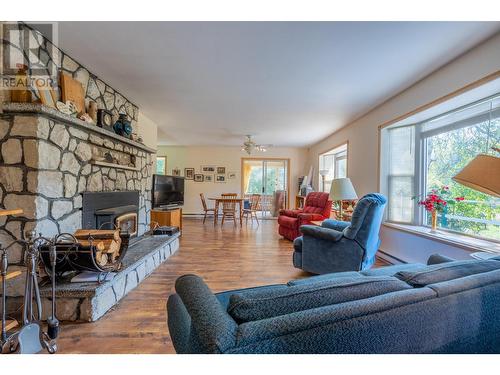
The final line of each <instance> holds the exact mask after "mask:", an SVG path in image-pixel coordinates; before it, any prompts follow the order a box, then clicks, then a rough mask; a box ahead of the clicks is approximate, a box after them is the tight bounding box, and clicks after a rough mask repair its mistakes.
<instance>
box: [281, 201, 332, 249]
mask: <svg viewBox="0 0 500 375" xmlns="http://www.w3.org/2000/svg"><path fill="white" fill-rule="evenodd" d="M328 198H329V194H328V193H309V194H308V195H307V197H306V202H305V203H304V208H303V209H300V210H280V215H279V217H278V224H279V227H278V233H279V234H280V235H282V236H283V237H285V238H287V239H289V240H290V241H293V240H294V239H295V238H297V237H299V236H300V232H299V228H300V226H301V225H305V224H310V223H311V221H315V220H325V219H329V218H330V212H331V210H332V201H331V200H329V199H328Z"/></svg>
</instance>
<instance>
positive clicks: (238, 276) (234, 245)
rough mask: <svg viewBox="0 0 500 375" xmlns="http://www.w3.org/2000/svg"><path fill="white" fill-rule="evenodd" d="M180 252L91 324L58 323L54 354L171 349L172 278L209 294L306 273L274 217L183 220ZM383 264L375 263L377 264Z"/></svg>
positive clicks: (172, 351) (168, 351) (170, 350)
mask: <svg viewBox="0 0 500 375" xmlns="http://www.w3.org/2000/svg"><path fill="white" fill-rule="evenodd" d="M183 224H184V228H183V236H182V238H181V243H180V250H179V251H178V252H177V253H176V254H175V255H173V256H172V257H170V258H169V259H168V260H167V261H166V262H165V263H164V264H162V265H161V266H160V267H159V268H158V269H157V270H156V271H155V272H154V273H153V274H152V275H151V276H150V277H149V278H147V279H146V280H145V281H143V282H142V283H141V284H140V285H139V286H138V287H137V288H136V289H134V290H133V291H132V292H130V293H129V294H128V295H127V296H126V297H125V298H124V299H123V300H122V301H121V302H120V304H118V305H117V306H116V307H115V308H114V309H113V310H112V311H110V312H108V313H107V314H106V315H105V316H104V317H102V318H101V319H100V320H99V321H97V322H94V323H63V326H62V328H61V335H60V339H59V353H175V351H174V348H173V346H172V342H171V341H170V337H169V335H168V329H167V323H166V301H167V297H168V296H169V295H170V294H172V293H174V283H175V280H176V278H177V277H179V276H181V275H183V274H186V273H194V274H197V275H199V276H201V277H203V278H204V279H205V281H206V282H207V284H208V285H209V287H210V288H211V289H212V290H213V291H214V292H219V291H224V290H229V289H236V288H245V287H251V286H258V285H267V284H275V283H284V282H287V281H288V280H290V279H296V278H302V277H307V276H310V275H309V274H307V273H305V272H302V271H300V270H297V269H295V268H294V267H293V265H292V252H293V247H292V243H291V242H290V241H287V240H284V239H282V238H280V237H279V235H278V234H277V223H276V221H275V220H263V221H261V222H260V225H259V226H257V225H256V224H255V223H254V224H253V225H251V224H250V222H249V223H248V225H245V224H244V225H243V228H238V227H234V225H233V223H231V222H229V223H225V224H224V226H223V227H221V226H220V224H219V225H218V226H217V227H214V225H213V223H212V222H209V221H208V220H207V222H206V223H205V224H202V221H201V220H200V219H195V218H188V219H185V220H184V223H183ZM381 265H384V263H382V262H380V261H379V262H377V266H381Z"/></svg>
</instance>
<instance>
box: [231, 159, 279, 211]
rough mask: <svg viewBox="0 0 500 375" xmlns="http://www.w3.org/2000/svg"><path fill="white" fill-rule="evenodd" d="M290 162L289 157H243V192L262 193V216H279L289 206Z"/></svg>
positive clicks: (248, 193)
mask: <svg viewBox="0 0 500 375" xmlns="http://www.w3.org/2000/svg"><path fill="white" fill-rule="evenodd" d="M288 164H289V162H288V160H287V159H248V158H243V159H242V162H241V167H242V173H241V175H242V192H243V194H244V196H245V197H249V196H250V195H252V194H259V195H260V204H259V207H258V209H259V212H260V213H261V215H262V217H277V216H278V212H279V210H280V209H282V208H286V207H287V206H288V180H289V170H288V169H289V166H288Z"/></svg>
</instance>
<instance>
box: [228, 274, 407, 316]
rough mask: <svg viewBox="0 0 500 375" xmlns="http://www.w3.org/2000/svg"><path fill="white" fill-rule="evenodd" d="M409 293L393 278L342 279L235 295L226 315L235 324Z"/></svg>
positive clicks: (399, 281) (230, 301)
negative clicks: (359, 300)
mask: <svg viewBox="0 0 500 375" xmlns="http://www.w3.org/2000/svg"><path fill="white" fill-rule="evenodd" d="M405 289H411V287H410V286H408V284H406V283H404V282H402V281H401V280H398V279H396V278H394V277H362V278H360V277H345V278H336V279H333V280H326V281H320V282H317V283H311V284H306V285H298V286H291V287H288V288H286V289H275V290H263V291H256V292H247V293H235V294H233V295H232V296H231V297H230V299H229V306H228V309H227V311H228V313H229V314H230V315H231V316H232V317H233V319H234V320H235V321H236V322H238V323H244V322H250V321H256V320H261V319H268V318H272V317H275V316H280V315H286V314H291V313H294V312H298V311H304V310H309V309H314V308H317V307H322V306H327V305H334V304H338V303H343V302H348V301H353V300H358V299H364V298H369V297H374V296H378V295H381V294H385V293H391V292H395V291H399V290H405Z"/></svg>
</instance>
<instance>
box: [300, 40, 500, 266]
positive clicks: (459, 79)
mask: <svg viewBox="0 0 500 375" xmlns="http://www.w3.org/2000/svg"><path fill="white" fill-rule="evenodd" d="M402 63H407V62H402ZM499 70H500V34H497V35H496V36H494V37H493V38H491V39H489V40H488V41H486V42H485V43H483V44H481V45H479V46H477V47H475V48H474V49H472V50H471V51H469V52H467V53H466V54H464V55H462V56H461V57H459V58H457V59H456V60H454V61H452V62H451V63H450V64H448V65H446V66H444V67H442V68H441V69H439V70H437V71H436V72H434V73H433V74H431V75H430V76H428V77H426V78H425V79H423V80H421V81H420V82H418V83H417V84H415V85H413V86H412V87H410V88H409V89H407V90H405V91H403V92H402V93H400V94H398V95H396V96H395V97H393V98H391V99H390V100H388V101H386V102H385V103H384V104H382V105H380V106H379V107H377V108H376V109H374V110H372V111H371V112H369V113H368V114H366V115H365V116H363V117H362V118H360V119H358V120H356V121H354V122H353V123H351V124H349V125H347V126H346V127H344V128H343V129H341V130H339V131H337V132H336V133H334V134H332V135H331V136H329V137H327V138H326V139H324V140H323V141H321V142H318V143H317V144H315V145H313V146H312V147H310V148H309V152H308V163H310V164H312V165H314V166H315V168H316V171H317V170H318V155H319V154H320V153H322V152H324V151H325V150H328V149H331V148H333V147H335V146H337V145H339V144H341V143H343V142H345V141H348V142H349V155H348V175H349V177H350V178H351V180H352V182H353V185H354V187H355V189H356V191H357V193H358V195H359V196H362V195H364V194H366V193H369V192H375V191H377V187H378V126H379V125H381V124H383V123H385V122H387V121H390V120H393V119H395V118H396V117H398V116H401V115H404V114H406V113H408V112H410V111H412V110H414V109H416V108H418V107H420V106H422V105H425V104H427V103H429V102H431V101H433V100H435V99H438V98H440V97H442V96H445V95H447V94H449V93H451V92H453V91H456V90H458V89H460V88H462V87H464V86H466V85H467V84H470V83H472V82H475V81H477V80H479V79H481V78H483V77H485V76H487V75H489V74H492V73H494V72H496V71H499ZM317 180H318V176H315V181H316V186H317ZM396 232H397V231H395V230H394V229H389V228H386V227H384V228H382V245H381V249H382V250H384V251H386V252H388V253H390V254H391V255H393V256H396V257H398V258H400V259H402V260H404V261H411V262H415V261H420V262H424V261H426V259H427V256H428V251H427V250H429V246H428V242H429V241H427V242H425V241H424V240H423V239H422V238H421V237H417V236H414V235H411V234H408V233H402V232H397V233H396ZM396 237H397V238H398V241H395V238H396ZM402 237H404V238H402ZM402 243H404V244H405V246H400V245H401V244H402ZM419 249H421V250H422V251H421V252H420V251H419ZM433 250H435V251H436V252H439V246H435V247H434V249H433ZM456 250H457V257H463V253H464V252H463V251H462V250H460V249H458V248H456ZM447 251H448V254H449V248H448V249H447Z"/></svg>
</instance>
